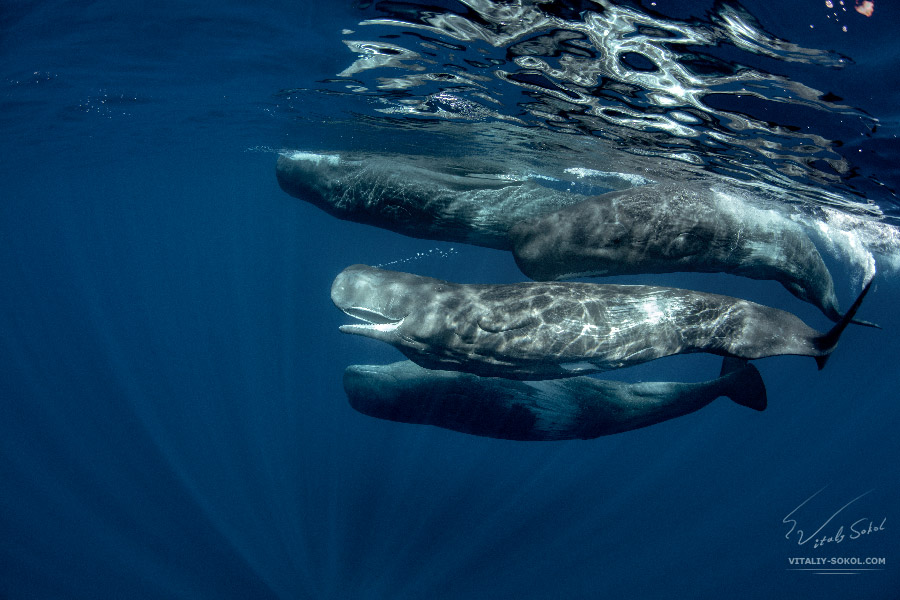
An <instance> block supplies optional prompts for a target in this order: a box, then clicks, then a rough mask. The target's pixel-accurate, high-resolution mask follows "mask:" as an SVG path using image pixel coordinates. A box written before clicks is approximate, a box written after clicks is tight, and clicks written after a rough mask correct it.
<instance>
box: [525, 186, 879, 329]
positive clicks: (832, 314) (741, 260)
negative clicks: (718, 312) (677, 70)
mask: <svg viewBox="0 0 900 600" xmlns="http://www.w3.org/2000/svg"><path fill="white" fill-rule="evenodd" d="M510 240H511V241H512V245H513V254H514V256H515V259H516V264H518V265H519V268H520V269H521V270H522V272H523V273H525V275H527V276H528V277H531V278H532V279H537V280H540V281H546V280H557V279H571V278H575V277H584V276H598V275H632V274H638V273H671V272H676V271H695V272H721V273H732V274H734V275H742V276H744V277H750V278H752V279H773V280H775V281H778V282H780V283H781V284H782V285H783V286H784V287H785V288H787V289H788V291H790V292H791V293H792V294H794V295H795V296H797V297H798V298H800V299H801V300H805V301H807V302H810V303H812V304H814V305H815V306H816V307H818V308H819V309H820V310H821V311H822V312H823V313H825V315H826V316H827V317H828V318H830V319H831V320H833V321H840V320H841V314H840V312H839V311H838V307H837V298H836V297H835V293H834V283H833V282H832V278H831V273H829V272H828V268H827V267H826V266H825V263H824V262H823V260H822V256H821V255H820V254H819V251H818V250H817V249H816V247H815V245H814V244H813V243H812V241H811V240H810V239H809V237H808V236H807V235H806V234H805V233H804V232H803V230H802V229H801V228H800V226H799V225H797V224H796V223H794V222H793V221H790V220H788V219H786V218H785V217H783V216H782V215H780V214H779V213H777V212H776V211H774V210H761V209H758V208H754V207H751V206H749V205H747V204H746V203H744V202H742V201H740V200H738V199H735V198H731V197H729V196H727V195H724V194H721V193H717V192H714V191H711V190H709V189H704V188H694V187H689V186H685V185H675V184H656V185H648V186H642V187H639V188H632V189H629V190H625V191H619V192H610V193H608V194H603V195H602V196H598V197H595V198H591V199H590V200H586V201H584V202H581V203H579V204H575V205H572V206H566V207H563V208H561V209H560V210H558V211H556V212H553V213H551V214H546V215H543V216H540V217H537V218H534V219H528V220H525V221H522V222H519V223H517V224H516V225H514V226H513V227H512V228H511V230H510ZM860 324H864V325H870V324H869V323H865V322H860Z"/></svg>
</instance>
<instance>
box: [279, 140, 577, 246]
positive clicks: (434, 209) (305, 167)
mask: <svg viewBox="0 0 900 600" xmlns="http://www.w3.org/2000/svg"><path fill="white" fill-rule="evenodd" d="M420 164H421V163H417V162H416V161H413V160H412V159H410V158H401V157H392V156H383V155H378V154H358V155H349V154H336V153H335V154H314V153H308V152H295V153H293V154H282V155H281V156H279V157H278V162H277V163H276V166H275V175H276V177H277V179H278V183H279V185H280V186H281V188H282V189H283V190H284V191H285V192H287V193H288V194H290V195H291V196H294V197H295V198H300V199H301V200H305V201H307V202H310V203H311V204H313V205H315V206H317V207H319V208H320V209H322V210H324V211H325V212H327V213H329V214H331V215H332V216H335V217H337V218H339V219H343V220H346V221H354V222H356V223H364V224H367V225H374V226H376V227H380V228H382V229H387V230H389V231H394V232H396V233H401V234H403V235H407V236H409V237H414V238H423V239H428V240H438V241H445V242H462V243H466V244H473V245H476V246H484V247H487V248H495V249H498V250H511V249H512V248H511V246H510V243H509V238H508V235H507V234H508V232H509V228H510V227H511V226H512V225H513V224H514V223H516V222H518V221H521V220H523V219H528V218H532V217H536V216H538V215H541V214H544V213H547V212H552V211H554V210H557V209H558V208H560V207H562V206H566V205H569V204H576V203H578V202H581V201H582V200H584V198H585V196H582V195H580V194H574V193H569V192H564V191H561V190H553V189H550V188H547V187H544V186H542V185H540V184H538V183H536V182H535V181H532V180H530V179H528V178H518V179H517V178H514V177H511V176H509V175H502V176H498V175H472V174H453V173H450V172H445V171H440V170H436V169H433V168H429V167H427V166H420ZM424 164H426V165H427V164H429V163H424Z"/></svg>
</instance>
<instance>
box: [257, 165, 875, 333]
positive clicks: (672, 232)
mask: <svg viewBox="0 0 900 600" xmlns="http://www.w3.org/2000/svg"><path fill="white" fill-rule="evenodd" d="M438 166H440V167H441V168H440V169H438V168H434V167H435V163H434V161H433V160H431V161H429V160H426V159H419V160H415V159H413V158H411V157H399V156H388V155H381V154H346V153H344V154H338V153H331V154H325V153H310V152H294V153H292V154H282V155H281V156H279V158H278V161H277V163H276V168H275V173H276V177H277V179H278V183H279V185H280V186H281V188H282V189H283V190H284V191H285V192H287V193H288V194H290V195H292V196H294V197H296V198H300V199H302V200H305V201H307V202H310V203H311V204H313V205H315V206H317V207H319V208H320V209H322V210H324V211H326V212H328V213H329V214H331V215H333V216H335V217H338V218H340V219H344V220H348V221H354V222H358V223H365V224H368V225H373V226H376V227H380V228H382V229H387V230H390V231H394V232H397V233H401V234H403V235H407V236H410V237H415V238H423V239H432V240H439V241H448V242H462V243H467V244H473V245H477V246H484V247H488V248H495V249H499V250H510V251H512V252H513V255H514V257H515V259H516V264H518V265H519V268H520V269H521V270H522V272H523V273H524V274H525V275H527V276H528V277H530V278H532V279H536V280H539V281H548V280H559V279H572V278H575V277H583V276H602V275H631V274H641V273H670V272H677V271H692V272H724V273H731V274H734V275H740V276H744V277H749V278H752V279H770V280H774V281H778V282H780V283H781V284H782V285H783V286H784V287H785V288H787V290H788V291H790V292H791V293H792V294H794V295H795V296H797V297H798V298H800V299H802V300H805V301H807V302H810V303H812V304H813V305H815V306H816V307H818V308H819V309H820V310H821V311H822V312H823V313H824V314H825V315H826V316H827V317H828V318H830V319H831V320H833V321H840V319H841V314H840V311H839V310H838V304H837V298H836V296H835V293H834V283H833V280H832V277H831V273H829V271H828V268H827V267H826V266H825V263H824V262H823V260H822V256H821V255H820V254H819V251H818V250H817V249H816V247H815V245H814V244H813V242H812V240H810V239H809V237H808V236H807V235H806V234H805V233H804V232H803V230H802V228H801V227H800V226H799V225H797V224H796V223H794V222H793V221H790V220H789V219H787V218H785V217H783V216H782V215H780V214H779V213H777V212H776V211H774V210H761V209H758V208H754V207H752V206H749V205H748V204H746V203H745V202H743V201H740V200H738V199H735V198H732V197H729V196H727V195H726V194H724V193H720V192H716V191H713V190H710V189H708V188H704V187H700V186H692V185H690V184H674V183H664V184H653V185H641V186H638V187H631V188H629V189H626V190H621V191H616V192H609V193H607V194H602V195H600V196H595V197H588V196H583V195H581V194H576V193H571V192H567V191H563V190H558V189H552V188H548V187H546V186H543V185H541V184H539V183H538V182H536V181H535V180H532V179H529V178H527V177H512V176H510V175H509V174H502V175H473V174H469V173H468V172H467V171H463V170H460V169H456V170H455V172H453V169H451V168H450V166H449V165H447V164H441V165H438ZM623 181H624V180H619V181H618V184H619V185H621V184H622V183H623ZM612 185H615V184H612ZM615 187H619V186H618V185H615ZM860 324H863V325H871V324H870V323H865V322H860Z"/></svg>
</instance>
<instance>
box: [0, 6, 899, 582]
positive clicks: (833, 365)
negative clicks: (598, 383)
mask: <svg viewBox="0 0 900 600" xmlns="http://www.w3.org/2000/svg"><path fill="white" fill-rule="evenodd" d="M898 22H900V14H898V11H897V8H896V6H895V5H894V4H892V3H889V2H886V1H883V0H876V1H875V2H871V1H869V0H867V1H865V2H855V1H854V0H844V1H843V2H841V1H840V0H802V1H799V2H792V3H787V4H784V3H781V4H776V3H771V2H745V3H743V4H738V3H736V2H711V1H709V2H708V1H692V2H686V1H667V0H655V1H652V2H651V1H635V2H611V1H607V0H594V1H587V0H585V1H583V2H579V1H575V0H572V1H569V2H562V1H549V0H548V1H539V0H534V1H527V0H521V1H509V2H492V1H489V0H458V1H456V0H454V1H450V0H435V1H433V2H429V3H427V4H420V3H413V2H394V1H374V0H366V1H359V2H342V3H312V2H281V1H279V0H267V1H265V2H260V3H244V2H233V1H228V0H225V1H223V2H218V3H215V4H214V5H213V4H210V5H201V4H191V3H188V4H185V3H175V2H162V3H157V4H155V5H153V6H152V7H143V6H137V5H132V4H128V3H125V4H123V3H111V2H103V1H100V2H91V3H78V2H68V1H64V0H54V1H50V2H39V3H38V2H19V3H12V4H10V5H9V6H6V5H4V6H3V7H2V8H0V58H2V61H0V133H2V137H0V144H2V147H3V151H2V154H0V157H2V159H0V241H2V243H0V281H2V282H3V289H4V293H3V295H2V296H0V332H2V333H0V365H2V367H0V596H2V597H4V598H269V597H271V598H317V599H318V598H341V599H344V598H390V599H400V598H409V599H413V598H447V599H457V598H529V599H532V598H533V599H545V598H594V597H602V596H613V597H623V598H669V597H684V598H720V597H722V595H723V594H725V595H726V596H728V597H733V598H778V597H825V598H893V597H894V596H895V593H894V590H896V589H900V570H898V569H897V566H896V564H897V561H898V560H900V553H898V549H900V543H898V539H900V538H898V537H897V535H898V534H896V533H895V532H894V530H893V529H892V525H891V524H892V523H895V522H896V521H895V520H896V517H897V506H900V488H898V483H897V482H898V481H900V470H898V467H897V464H896V462H897V461H896V457H897V456H898V455H900V445H898V437H897V436H896V432H895V428H896V424H897V423H898V422H900V421H898V419H900V413H898V403H897V402H896V397H897V392H896V390H897V387H898V383H900V382H898V377H897V369H896V356H897V355H898V353H900V345H898V340H900V337H898V335H897V332H898V331H900V318H898V317H897V310H896V304H897V299H898V298H900V283H898V279H897V278H898V275H900V274H898V272H897V270H898V268H900V229H898V227H900V201H898V197H897V192H898V188H900V170H898V161H900V146H898V135H900V113H898V110H897V107H898V106H900V71H898V69H897V68H896V63H897V58H898V56H900V45H898V42H897V40H896V35H895V29H896V24H897V23H898ZM297 151H300V152H305V153H317V152H352V153H356V154H357V155H361V156H372V155H377V156H379V157H382V158H383V157H388V158H395V159H397V160H398V161H402V162H403V163H404V164H416V165H419V166H422V167H425V168H438V169H440V170H442V171H446V172H448V173H450V174H453V175H469V176H475V177H477V178H481V180H483V181H492V182H497V181H502V180H503V179H498V178H508V179H509V180H515V181H525V180H528V181H535V182H539V183H540V185H542V186H546V187H547V188H548V189H552V190H557V191H559V190H564V191H566V190H568V191H572V192H575V193H578V194H584V195H586V196H591V195H595V194H599V193H603V192H606V191H609V190H612V189H623V188H628V187H630V186H634V185H644V184H647V183H650V182H675V183H679V182H690V183H691V185H692V186H699V187H708V188H711V189H713V190H714V191H715V193H716V194H717V195H718V197H722V198H727V199H728V203H729V206H730V207H731V210H733V211H734V212H735V214H746V215H748V218H750V216H753V218H758V217H759V215H763V214H769V215H774V214H775V213H779V214H780V215H782V216H785V217H787V218H789V219H791V220H792V221H793V222H794V223H796V224H797V225H799V226H800V227H801V228H802V229H803V231H805V232H806V233H807V234H808V235H809V236H810V237H811V239H812V240H813V241H814V242H815V244H816V246H817V247H818V249H819V250H820V252H821V253H822V255H823V257H824V259H825V262H826V264H827V266H828V268H829V269H830V270H831V272H832V274H833V276H834V280H835V289H836V292H837V296H838V299H839V302H840V304H841V306H843V307H846V306H849V304H850V303H851V302H852V300H853V298H854V297H855V296H856V295H857V293H858V292H859V290H860V288H861V286H862V283H863V281H864V279H865V278H866V277H867V276H869V275H872V274H873V273H874V275H875V284H874V286H873V288H872V291H871V292H870V294H869V296H868V297H867V298H866V300H865V302H864V303H863V306H862V308H861V309H860V313H859V316H860V318H862V319H865V320H869V321H874V322H877V323H878V324H879V325H881V326H882V329H881V330H877V329H872V328H867V327H856V326H852V327H850V328H848V329H847V330H846V332H845V333H844V335H843V337H842V339H841V342H840V345H839V347H838V348H837V350H836V351H835V353H834V354H833V356H832V357H831V359H830V360H829V363H828V365H827V367H826V368H825V369H824V370H822V371H817V370H816V368H815V364H814V362H813V361H812V360H811V359H809V358H806V357H773V358H767V359H763V360H759V361H754V362H755V364H756V365H757V366H758V368H759V370H760V372H761V373H762V376H763V378H764V380H765V383H766V386H767V389H768V403H769V404H768V408H767V410H766V411H764V412H762V413H757V412H754V411H749V410H747V409H746V408H743V407H741V406H737V405H736V404H734V403H730V402H728V401H727V400H723V399H720V400H716V401H715V402H713V403H712V404H711V405H710V406H708V407H705V408H703V409H702V410H700V411H698V412H697V413H694V414H691V415H687V416H685V417H681V418H679V419H675V420H672V421H669V422H666V423H662V424H658V425H654V426H652V427H648V428H645V429H640V430H636V431H631V432H627V433H624V434H620V435H616V436H610V437H606V438H600V439H597V440H590V441H570V442H546V443H538V442H510V441H503V440H492V439H485V438H478V437H474V436H468V435H463V434H459V433H455V432H451V431H445V430H440V429H436V428H433V427H427V426H414V425H408V424H399V423H390V422H385V421H379V420H377V419H373V418H369V417H366V416H364V415H361V414H358V413H356V412H354V411H353V410H352V408H351V407H350V406H349V405H348V403H347V398H346V396H345V394H344V392H343V389H342V386H341V381H342V374H343V371H344V368H345V367H346V366H347V365H350V364H354V363H372V364H386V363H390V362H393V361H395V360H399V359H400V358H402V357H401V356H400V355H399V353H398V352H397V351H395V350H394V349H392V348H391V347H389V346H387V345H386V344H381V343H380V342H376V341H374V340H367V339H364V338H360V337H358V336H346V335H342V334H341V333H340V332H339V330H338V327H339V326H340V325H344V324H346V322H347V317H345V316H344V315H343V314H341V313H340V311H338V310H337V309H335V307H334V306H333V305H332V303H331V301H330V299H329V288H330V286H331V283H332V280H333V279H334V278H335V276H336V275H337V274H338V273H339V272H340V271H341V270H342V269H344V268H345V267H346V266H348V265H351V264H355V263H365V264H370V265H380V266H384V267H385V268H390V269H396V270H403V271H410V272H415V273H417V274H421V275H428V276H431V277H439V278H443V279H447V280H452V281H459V282H473V283H508V282H514V281H522V280H523V279H524V277H523V276H522V274H521V273H520V271H519V270H518V269H517V267H516V265H515V263H514V262H513V259H512V257H511V256H510V253H509V252H505V251H499V250H491V249H487V248H478V247H474V246H468V245H465V244H456V243H452V244H451V243H445V242H434V241H428V240H421V239H414V238H411V237H405V236H401V235H398V234H396V233H392V232H389V231H384V230H380V229H376V228H373V227H368V226H364V225H359V224H356V223H351V222H346V221H340V220H338V219H335V218H333V217H331V216H330V215H328V214H326V213H325V212H323V211H321V210H319V209H318V208H316V207H314V206H312V205H310V204H308V203H306V202H303V201H302V200H298V199H296V198H292V197H290V196H288V195H287V194H285V193H284V192H283V191H282V190H281V189H280V188H279V186H278V183H277V182H276V179H275V172H274V171H275V161H276V159H277V157H278V155H279V154H280V153H294V152H297ZM398 164H400V162H398ZM744 206H746V207H752V208H754V209H757V208H759V209H763V210H764V211H766V210H768V211H775V213H765V212H763V211H760V210H746V211H745V212H744V213H741V212H740V208H741V207H744ZM772 218H773V219H774V217H772ZM791 227H795V226H794V225H792V226H791ZM604 281H606V282H611V283H626V284H627V283H641V284H652V285H668V286H676V287H684V288H690V289H700V290H703V291H709V292H716V293H722V294H728V295H732V296H738V297H741V298H746V299H750V300H754V301H757V302H760V303H763V304H767V305H770V306H774V307H777V308H781V309H784V310H787V311H790V312H792V313H795V314H797V315H798V316H799V317H800V318H802V319H803V320H804V321H805V322H806V323H808V324H809V325H810V326H811V327H814V328H816V329H818V330H825V329H827V328H828V327H830V326H831V323H830V322H829V321H828V320H827V319H825V318H824V317H823V316H822V314H821V313H820V312H819V311H818V310H817V309H816V308H815V307H813V306H811V305H808V304H807V303H804V302H801V301H799V300H798V299H797V298H794V297H793V296H791V295H790V294H788V293H786V291H785V290H784V289H783V288H782V286H780V285H778V284H777V283H775V282H772V281H754V280H748V279H743V278H738V277H733V276H729V275H716V274H703V273H700V274H698V273H680V274H666V275H648V276H628V277H625V276H621V277H614V278H608V279H607V280H604ZM720 365H721V361H720V360H719V359H718V358H716V357H712V356H704V355H691V356H680V357H669V358H665V359H660V360H657V361H653V362H651V363H647V364H645V365H641V366H639V367H634V368H629V369H623V370H619V371H615V372H611V373H610V374H609V375H610V377H611V378H613V379H618V380H620V381H624V382H636V381H679V382H694V381H705V380H708V379H711V378H713V377H715V376H716V375H717V374H718V373H719V368H720ZM841 507H844V508H841ZM835 511H837V512H835ZM869 525H871V527H869ZM841 527H843V529H842V530H841V529H840V528H841ZM863 528H865V529H866V533H865V534H858V535H854V533H855V532H856V531H858V530H860V529H863ZM814 532H815V533H814ZM842 536H843V537H842ZM795 559H812V560H814V561H818V560H820V559H821V560H822V561H824V562H821V563H819V562H815V563H805V562H796V560H795ZM831 559H835V562H828V561H831ZM837 559H841V560H843V561H844V562H837ZM855 559H859V562H858V563H857V562H853V560H855ZM848 561H849V562H848ZM873 561H874V562H873ZM879 561H880V562H879ZM807 569H808V570H807ZM816 569H818V570H816ZM824 569H828V570H824ZM820 572H821V573H827V574H823V575H820V574H819V573H820ZM723 590H724V591H723Z"/></svg>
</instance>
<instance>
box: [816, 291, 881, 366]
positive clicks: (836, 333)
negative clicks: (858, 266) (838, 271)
mask: <svg viewBox="0 0 900 600" xmlns="http://www.w3.org/2000/svg"><path fill="white" fill-rule="evenodd" d="M874 280H875V277H874V276H873V277H872V279H869V281H868V282H867V283H866V285H865V287H863V290H862V292H860V294H859V296H857V298H856V301H854V302H853V306H851V307H850V310H848V311H847V312H846V313H845V314H844V316H843V318H842V319H841V320H840V321H839V322H838V323H837V324H836V325H835V326H834V327H832V328H831V330H830V331H829V332H828V333H825V334H823V335H820V336H819V337H817V338H815V339H814V340H813V345H814V346H815V348H816V350H818V351H819V352H821V353H822V354H821V355H819V356H816V357H814V358H815V359H816V364H817V365H818V366H819V370H820V371H821V370H822V369H824V368H825V363H826V362H828V357H829V356H831V352H832V351H833V350H834V349H835V347H836V346H837V343H838V340H839V339H840V337H841V334H842V333H844V330H845V329H846V328H847V325H849V324H850V323H857V324H860V325H869V326H873V327H878V326H877V325H874V324H872V323H868V322H867V321H855V320H854V319H853V317H854V316H856V311H858V310H859V307H860V305H861V304H862V301H863V298H865V297H866V294H868V293H869V289H870V288H871V287H872V282H873V281H874Z"/></svg>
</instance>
